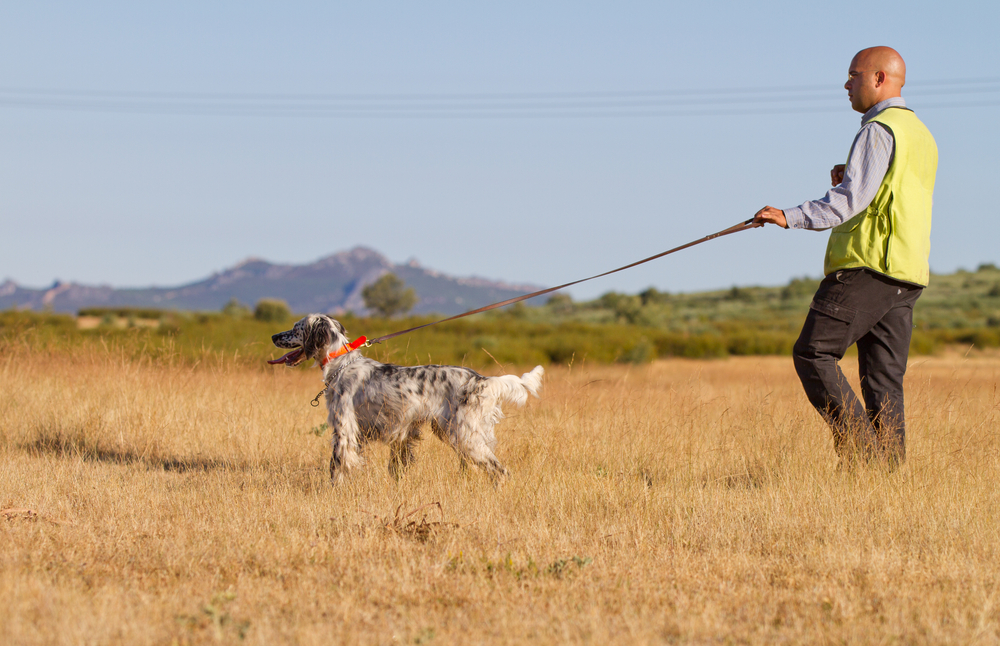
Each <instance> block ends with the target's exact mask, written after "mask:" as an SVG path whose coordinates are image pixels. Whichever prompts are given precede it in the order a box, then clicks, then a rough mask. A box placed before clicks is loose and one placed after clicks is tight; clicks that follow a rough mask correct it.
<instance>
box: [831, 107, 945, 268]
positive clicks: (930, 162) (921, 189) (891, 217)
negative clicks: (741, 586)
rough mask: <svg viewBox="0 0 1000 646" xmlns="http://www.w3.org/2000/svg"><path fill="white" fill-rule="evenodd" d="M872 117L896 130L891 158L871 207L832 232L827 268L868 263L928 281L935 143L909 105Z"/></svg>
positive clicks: (935, 159) (873, 266) (935, 165)
mask: <svg viewBox="0 0 1000 646" xmlns="http://www.w3.org/2000/svg"><path fill="white" fill-rule="evenodd" d="M871 121H877V122H878V123H881V124H882V125H884V126H885V127H887V128H888V129H889V132H890V133H892V136H893V139H894V140H895V153H894V154H893V159H892V163H891V164H890V165H889V170H888V171H886V174H885V178H883V180H882V185H881V186H879V189H878V192H877V193H876V194H875V199H874V200H872V203H871V204H870V205H868V208H867V209H865V210H864V211H862V212H861V213H859V214H857V215H856V216H854V217H853V218H851V219H850V220H848V221H847V222H844V223H843V224H841V225H840V226H838V227H835V228H834V229H833V230H832V231H831V232H830V241H829V242H828V243H827V246H826V258H825V260H824V263H823V271H824V273H826V274H827V275H829V274H832V273H833V272H835V271H838V270H840V269H853V268H856V267H868V268H869V269H872V270H874V271H877V272H879V273H880V274H885V275H886V276H889V277H890V278H895V279H896V280H902V281H905V282H908V283H914V284H916V285H924V286H926V285H927V283H928V282H929V281H930V267H929V265H928V263H927V260H928V258H929V257H930V252H931V206H932V204H933V201H934V178H935V175H936V174H937V162H938V152H937V144H935V143H934V137H933V136H931V133H930V131H929V130H928V129H927V127H926V126H925V125H924V124H923V123H921V121H920V119H918V118H917V115H915V114H913V112H912V111H910V110H907V109H906V108H886V109H885V110H883V111H882V112H879V113H878V114H877V115H875V116H874V117H872V118H871V119H870V120H869V122H871ZM853 152H854V150H853V148H852V150H851V153H853ZM848 161H850V156H848Z"/></svg>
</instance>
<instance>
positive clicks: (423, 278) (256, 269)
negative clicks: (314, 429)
mask: <svg viewBox="0 0 1000 646" xmlns="http://www.w3.org/2000/svg"><path fill="white" fill-rule="evenodd" d="M386 273H394V274H396V275H397V276H398V277H399V278H401V279H402V280H403V281H405V282H406V285H407V286H408V287H413V288H414V290H415V291H416V292H417V296H418V297H419V299H420V300H419V301H418V302H417V305H416V306H415V307H414V308H413V312H414V313H429V312H437V313H440V314H458V313H460V312H464V311H466V310H469V309H474V308H477V307H481V306H483V305H488V304H490V303H495V302H498V301H503V300H506V299H508V298H513V297H515V296H519V295H521V294H524V293H527V292H532V291H536V290H538V289H540V288H539V287H537V286H534V285H511V284H508V283H504V282H500V281H494V280H487V279H485V278H453V277H451V276H446V275H444V274H441V273H439V272H436V271H434V270H431V269H426V268H424V267H421V266H420V265H419V264H417V262H416V261H410V262H409V263H406V264H402V265H394V264H392V263H391V262H390V261H389V260H388V259H387V258H386V257H385V256H383V255H381V254H380V253H378V252H376V251H373V250H371V249H367V248H365V247H355V248H354V249H351V250H350V251H344V252H341V253H337V254H334V255H332V256H327V257H325V258H321V259H319V260H317V261H316V262H314V263H311V264H308V265H275V264H271V263H269V262H267V261H266V260H260V259H258V258H249V259H247V260H245V261H243V262H241V263H240V264H238V265H236V266H235V267H233V268H231V269H227V270H226V271H223V272H222V273H219V274H215V275H213V276H210V277H209V278H206V279H204V280H200V281H197V282H194V283H190V284H187V285H180V286H178V287H166V288H164V287H148V288H145V289H116V288H114V287H110V286H106V285H105V286H100V287H93V286H88V285H79V284H76V283H61V282H57V283H55V284H53V285H52V286H51V287H49V288H47V289H30V288H26V287H21V286H20V285H18V284H17V283H15V282H13V281H11V280H7V281H5V282H3V283H0V310H5V309H11V308H15V307H17V308H28V309H33V310H42V309H51V310H52V311H56V312H73V313H75V312H77V311H78V310H80V309H83V308H85V307H147V308H158V309H172V310H200V311H211V310H219V309H221V308H222V306H223V305H225V304H226V303H227V302H229V300H230V299H232V298H236V299H237V300H239V301H240V302H241V303H244V304H246V305H249V306H250V307H253V305H254V304H256V303H257V301H259V300H260V299H262V298H278V299H281V300H284V301H285V302H287V303H288V305H289V307H290V308H291V309H292V311H293V312H297V313H307V312H329V313H340V312H344V311H347V310H350V311H353V312H356V313H359V314H360V313H364V312H365V311H366V310H365V304H364V300H363V299H362V298H361V290H362V289H364V287H365V286H366V285H369V284H371V283H373V282H375V280H377V279H378V278H379V277H380V276H381V275H382V274H386Z"/></svg>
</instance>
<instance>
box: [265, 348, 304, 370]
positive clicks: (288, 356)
mask: <svg viewBox="0 0 1000 646" xmlns="http://www.w3.org/2000/svg"><path fill="white" fill-rule="evenodd" d="M301 354H302V348H296V349H294V350H292V351H291V352H287V353H285V354H284V355H283V356H281V357H279V358H277V359H268V360H267V362H268V363H269V364H271V365H272V366H273V365H274V364H277V363H293V362H294V361H295V360H296V359H298V358H299V355H301Z"/></svg>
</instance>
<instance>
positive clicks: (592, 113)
mask: <svg viewBox="0 0 1000 646" xmlns="http://www.w3.org/2000/svg"><path fill="white" fill-rule="evenodd" d="M998 95H1000V78H969V79H946V80H928V81H920V82H913V83H910V84H908V85H907V92H906V97H907V98H927V97H941V98H943V97H948V98H955V97H962V98H965V99H969V100H967V101H965V102H959V103H955V102H951V103H947V104H933V103H929V104H919V107H920V108H921V109H925V108H930V109H933V108H938V107H949V108H955V107H980V106H990V105H996V104H997V102H998V101H1000V96H998ZM995 96H996V97H997V98H996V99H994V98H993V97H995ZM844 99H845V97H844V92H843V90H839V89H831V88H829V87H826V86H800V87H791V86H786V87H763V88H760V87H743V88H739V87H737V88H712V89H677V90H630V91H580V92H484V93H437V94H435V93H387V94H373V93H341V94H335V93H274V94H265V93H210V92H136V91H132V92H126V91H102V90H59V89H48V88H0V108H7V109H27V110H52V111H63V112H80V113H115V114H136V115H170V116H247V117H279V118H297V117H312V118H348V119H349V118H379V119H385V118H390V119H405V118H449V119H450V118H485V119H507V118H532V119H533V118H573V117H577V118H621V117H668V116H698V115H705V116H718V115H732V116H736V115H762V114H794V113H812V112H832V111H839V110H842V109H843V104H844V102H845V101H844Z"/></svg>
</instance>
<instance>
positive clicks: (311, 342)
mask: <svg viewBox="0 0 1000 646" xmlns="http://www.w3.org/2000/svg"><path fill="white" fill-rule="evenodd" d="M331 343H333V326H331V325H330V319H329V318H328V317H326V316H317V317H316V318H315V319H313V320H312V321H310V325H309V326H308V327H306V335H305V339H303V340H302V350H303V351H304V352H305V354H306V356H307V357H317V356H319V355H320V353H322V352H325V351H326V349H327V348H328V347H330V344H331Z"/></svg>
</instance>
